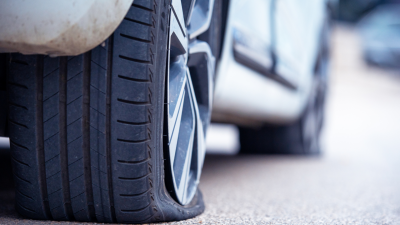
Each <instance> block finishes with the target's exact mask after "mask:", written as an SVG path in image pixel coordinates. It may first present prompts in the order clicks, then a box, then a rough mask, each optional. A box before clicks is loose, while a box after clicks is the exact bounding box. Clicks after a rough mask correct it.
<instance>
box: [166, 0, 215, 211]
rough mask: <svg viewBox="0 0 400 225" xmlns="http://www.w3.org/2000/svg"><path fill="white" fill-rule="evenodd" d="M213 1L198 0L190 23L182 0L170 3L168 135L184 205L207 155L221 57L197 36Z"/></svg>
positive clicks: (206, 24) (176, 192)
mask: <svg viewBox="0 0 400 225" xmlns="http://www.w3.org/2000/svg"><path fill="white" fill-rule="evenodd" d="M213 5H214V1H213V0H199V1H196V2H195V3H194V5H192V6H191V10H190V12H189V14H188V16H187V18H186V20H187V21H186V22H185V20H184V16H183V10H182V4H181V0H172V1H171V7H170V10H171V12H170V21H169V25H170V26H169V41H168V62H167V63H168V64H167V65H168V68H167V79H166V81H167V82H166V90H167V91H166V114H167V116H166V124H165V125H166V127H167V129H166V134H164V135H165V136H166V137H167V146H168V155H169V157H168V158H169V165H170V166H169V168H167V169H169V170H170V171H169V172H170V173H171V179H172V181H171V183H172V184H173V185H172V186H173V189H174V190H173V196H174V197H175V198H176V200H177V201H178V202H179V203H180V204H182V205H186V204H188V203H190V201H191V200H192V199H193V197H194V195H195V193H196V190H197V185H198V183H199V179H200V174H201V169H202V166H203V162H204V156H205V136H206V133H205V132H206V129H207V126H208V124H209V121H210V114H211V113H210V112H211V104H212V94H213V76H214V67H215V57H214V56H213V55H212V52H211V49H210V46H209V44H208V43H207V42H204V41H201V40H198V39H197V37H198V36H199V35H201V34H202V33H204V32H205V31H207V29H208V28H209V26H210V21H211V15H212V11H213ZM186 25H187V26H186Z"/></svg>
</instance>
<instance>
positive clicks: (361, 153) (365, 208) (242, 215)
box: [0, 27, 400, 224]
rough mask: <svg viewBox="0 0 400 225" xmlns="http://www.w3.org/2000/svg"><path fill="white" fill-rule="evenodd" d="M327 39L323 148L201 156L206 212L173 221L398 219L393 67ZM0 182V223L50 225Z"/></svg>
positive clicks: (399, 133) (397, 82)
mask: <svg viewBox="0 0 400 225" xmlns="http://www.w3.org/2000/svg"><path fill="white" fill-rule="evenodd" d="M332 42H333V55H332V56H333V61H332V73H331V87H330V90H329V93H330V94H329V99H328V105H327V111H326V112H327V114H326V126H325V131H324V139H323V147H324V154H322V155H321V156H317V157H294V156H235V155H215V154H213V155H208V156H207V158H206V161H205V165H204V171H203V175H202V179H201V185H200V188H201V190H202V191H203V194H204V198H205V202H206V211H205V212H204V213H203V214H202V215H200V216H198V217H196V218H194V219H190V220H187V221H181V222H177V223H173V224H400V72H395V71H386V70H382V69H377V68H372V67H368V66H366V65H365V64H364V63H363V62H362V60H361V55H360V54H361V53H360V49H359V40H358V37H357V35H356V34H355V32H354V31H352V30H351V29H349V28H346V27H337V28H336V29H335V31H334V33H333V39H332ZM216 135H218V134H216ZM221 136H224V134H221ZM231 139H232V138H231ZM231 139H229V138H221V139H220V140H222V142H223V141H225V140H226V142H229V140H231ZM224 145H226V146H232V143H220V145H219V146H224ZM231 148H233V147H231ZM2 161H3V162H1V165H0V167H1V177H0V178H1V179H2V181H8V180H11V178H10V176H9V175H8V174H7V172H9V170H10V168H9V165H8V164H7V161H4V160H2ZM0 186H1V188H2V191H0V224H13V223H29V224H46V223H57V224H58V222H43V221H32V220H25V219H22V218H20V217H19V216H18V215H17V214H16V213H15V211H14V209H13V204H14V203H13V198H14V197H13V196H14V195H13V190H12V188H11V184H9V183H7V182H2V183H1V185H0ZM71 224H73V223H71Z"/></svg>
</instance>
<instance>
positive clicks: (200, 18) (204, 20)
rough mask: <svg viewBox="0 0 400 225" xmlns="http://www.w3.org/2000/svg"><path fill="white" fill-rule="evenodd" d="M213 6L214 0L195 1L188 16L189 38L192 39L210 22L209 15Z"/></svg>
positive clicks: (206, 27)
mask: <svg viewBox="0 0 400 225" xmlns="http://www.w3.org/2000/svg"><path fill="white" fill-rule="evenodd" d="M213 8H214V0H199V1H196V3H195V5H194V7H193V11H192V13H191V17H190V23H189V26H188V33H189V38H190V39H193V38H195V37H197V36H199V35H200V34H202V33H204V32H205V31H206V30H207V29H208V28H209V27H210V23H211V16H212V12H213Z"/></svg>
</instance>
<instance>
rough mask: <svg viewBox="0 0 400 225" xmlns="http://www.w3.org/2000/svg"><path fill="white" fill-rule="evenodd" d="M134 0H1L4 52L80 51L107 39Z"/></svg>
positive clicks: (0, 31) (0, 35)
mask: <svg viewBox="0 0 400 225" xmlns="http://www.w3.org/2000/svg"><path fill="white" fill-rule="evenodd" d="M132 2H133V0H115V1H110V0H84V1H82V0H57V1H53V0H35V1H26V0H3V1H0V52H20V53H23V54H48V55H51V56H63V55H78V54H81V53H84V52H86V51H88V50H90V49H92V48H94V47H96V46H97V45H99V44H101V43H102V42H104V40H105V39H107V38H108V37H109V36H110V35H111V34H112V32H113V31H114V30H115V29H116V28H117V27H118V25H119V24H120V23H121V21H122V20H123V18H124V16H125V15H126V13H127V12H128V10H129V7H130V6H131V4H132Z"/></svg>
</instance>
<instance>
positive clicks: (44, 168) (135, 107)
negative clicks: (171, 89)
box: [7, 0, 204, 223]
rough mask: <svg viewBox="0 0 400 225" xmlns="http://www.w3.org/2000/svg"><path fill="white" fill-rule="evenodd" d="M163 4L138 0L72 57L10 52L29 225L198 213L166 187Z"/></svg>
mask: <svg viewBox="0 0 400 225" xmlns="http://www.w3.org/2000/svg"><path fill="white" fill-rule="evenodd" d="M168 15H169V5H168V3H167V1H140V0H137V1H134V3H133V5H132V7H131V8H130V10H129V11H128V13H127V15H126V17H125V19H124V20H123V21H122V23H121V24H120V26H119V27H118V28H117V29H116V31H115V32H114V33H113V34H112V35H111V37H110V38H108V39H107V40H106V41H105V42H104V44H102V45H100V46H98V47H96V48H95V49H93V50H91V51H89V52H87V53H84V54H82V55H78V56H74V57H55V58H52V57H49V56H42V55H29V56H26V55H21V54H11V55H10V56H9V64H8V73H9V74H8V78H7V79H8V81H7V82H8V84H7V85H8V86H7V87H8V96H9V99H8V102H9V106H8V107H9V108H8V112H9V114H8V115H9V124H10V125H9V129H10V143H11V154H12V160H13V162H12V163H13V170H14V179H15V184H16V208H17V211H18V212H19V213H20V214H21V215H23V216H25V217H27V218H32V219H53V220H68V221H73V220H76V221H97V222H119V223H149V222H161V221H172V220H183V219H188V218H191V217H194V216H196V215H198V214H200V213H202V212H203V211H204V203H203V200H202V195H201V193H200V191H199V190H197V192H196V194H195V196H194V198H193V200H192V201H191V202H190V203H189V204H187V205H185V206H182V205H180V204H178V203H177V202H176V201H175V200H174V199H173V198H172V197H171V196H170V194H169V193H168V191H167V189H166V187H165V181H164V157H163V152H162V150H161V149H163V117H164V115H163V112H164V110H163V107H164V89H165V73H166V61H167V60H166V57H167V41H168V40H167V39H168Z"/></svg>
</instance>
